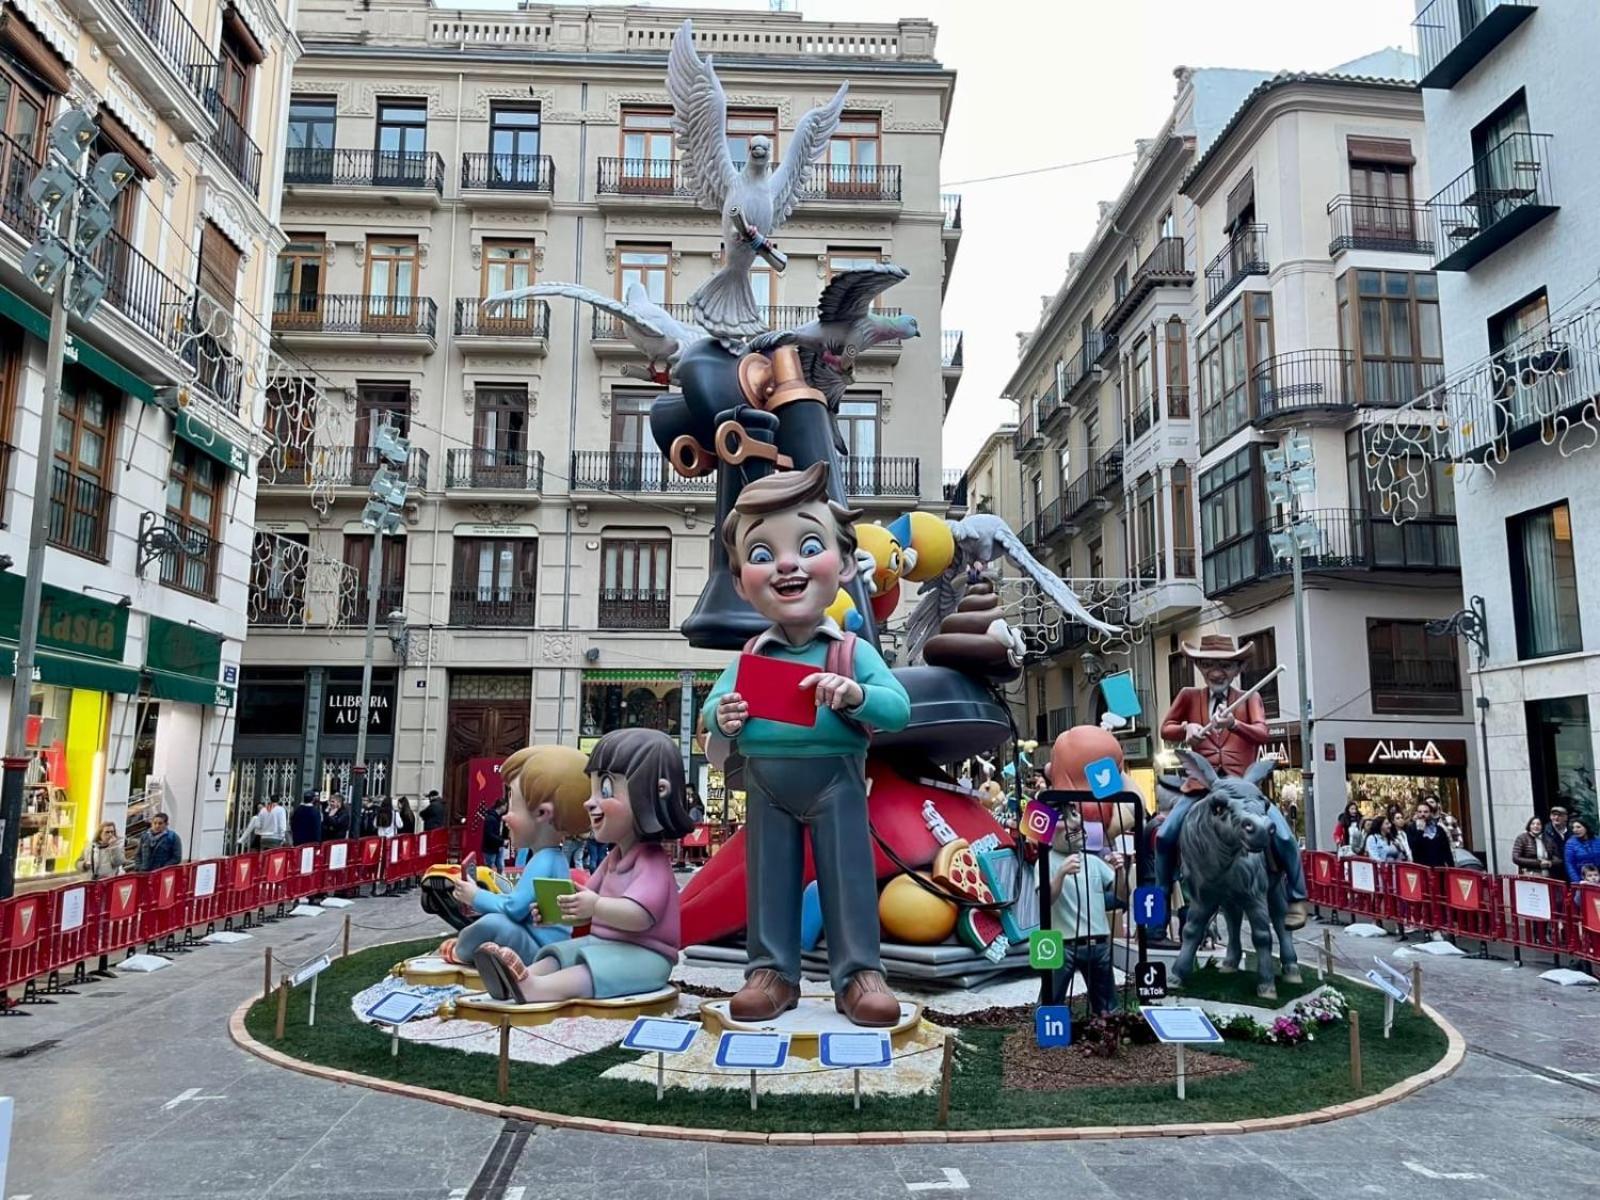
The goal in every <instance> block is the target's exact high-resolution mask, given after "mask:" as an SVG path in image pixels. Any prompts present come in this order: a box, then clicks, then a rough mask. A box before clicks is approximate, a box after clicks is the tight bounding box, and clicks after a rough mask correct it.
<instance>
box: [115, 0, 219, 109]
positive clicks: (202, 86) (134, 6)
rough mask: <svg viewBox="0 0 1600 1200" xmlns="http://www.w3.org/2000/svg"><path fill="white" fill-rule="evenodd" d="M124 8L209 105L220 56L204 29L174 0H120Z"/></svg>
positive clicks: (169, 62)
mask: <svg viewBox="0 0 1600 1200" xmlns="http://www.w3.org/2000/svg"><path fill="white" fill-rule="evenodd" d="M117 2H118V4H119V5H120V6H121V8H122V10H123V11H124V12H125V13H127V14H128V16H129V17H131V18H132V19H133V23H134V24H135V25H137V26H138V27H139V28H140V29H142V30H143V31H144V33H145V36H146V37H148V38H149V39H150V41H151V42H152V43H154V45H155V48H156V55H157V57H159V58H160V59H161V61H162V62H164V63H165V64H166V65H167V66H168V67H169V68H170V69H171V70H172V73H173V74H174V75H176V76H177V77H178V78H179V79H180V80H182V82H183V84H184V86H185V87H187V88H188V89H189V91H190V92H192V93H193V94H194V97H195V99H196V100H198V101H200V103H201V104H204V105H209V102H210V98H211V96H212V94H213V93H214V91H215V89H216V86H217V56H216V55H215V54H213V53H212V52H211V50H210V49H209V48H208V47H207V46H206V40H205V38H203V37H201V36H200V31H199V30H197V29H196V28H195V27H194V26H193V25H191V24H189V19H188V18H187V17H185V16H184V15H183V12H182V10H181V9H179V8H178V6H177V5H176V4H174V3H172V0H117Z"/></svg>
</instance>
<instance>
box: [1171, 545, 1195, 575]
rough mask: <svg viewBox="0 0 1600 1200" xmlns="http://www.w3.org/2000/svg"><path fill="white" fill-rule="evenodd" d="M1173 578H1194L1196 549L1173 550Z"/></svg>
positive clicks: (1179, 547)
mask: <svg viewBox="0 0 1600 1200" xmlns="http://www.w3.org/2000/svg"><path fill="white" fill-rule="evenodd" d="M1172 577H1173V578H1174V579H1193V578H1194V547H1193V546H1174V547H1173V548H1172Z"/></svg>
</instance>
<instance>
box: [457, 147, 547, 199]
mask: <svg viewBox="0 0 1600 1200" xmlns="http://www.w3.org/2000/svg"><path fill="white" fill-rule="evenodd" d="M555 187H556V164H555V160H554V159H553V158H551V157H550V156H549V155H548V154H463V155H462V156H461V188H462V190H463V191H465V190H467V189H468V188H474V189H478V190H481V191H491V192H498V191H507V192H546V193H549V192H554V191H555Z"/></svg>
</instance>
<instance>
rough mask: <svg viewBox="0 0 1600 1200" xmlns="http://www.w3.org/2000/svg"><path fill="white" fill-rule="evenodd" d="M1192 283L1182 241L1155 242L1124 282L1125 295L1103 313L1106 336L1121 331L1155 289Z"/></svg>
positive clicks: (1180, 239) (1191, 272) (1191, 271)
mask: <svg viewBox="0 0 1600 1200" xmlns="http://www.w3.org/2000/svg"><path fill="white" fill-rule="evenodd" d="M1193 282H1194V270H1193V269H1192V268H1191V267H1189V266H1188V264H1187V263H1185V261H1184V257H1183V239H1182V238H1180V237H1164V238H1157V239H1156V244H1155V245H1154V246H1153V247H1151V249H1150V253H1149V254H1146V255H1145V256H1144V259H1143V261H1141V262H1140V263H1139V266H1138V268H1137V269H1136V270H1135V271H1134V273H1133V278H1132V279H1131V280H1129V281H1128V290H1127V292H1126V293H1125V294H1124V295H1123V296H1122V298H1121V299H1119V300H1118V301H1117V302H1116V303H1115V304H1113V305H1112V306H1111V309H1110V311H1108V312H1107V313H1106V316H1105V320H1104V321H1103V322H1102V328H1104V329H1105V330H1106V331H1107V332H1115V331H1116V330H1118V329H1120V328H1122V325H1123V322H1125V321H1126V320H1127V319H1128V318H1129V317H1131V316H1132V315H1133V313H1134V310H1135V309H1137V308H1138V307H1139V302H1140V301H1141V300H1143V299H1144V298H1145V297H1146V296H1148V295H1149V294H1150V293H1151V292H1152V291H1154V290H1155V289H1156V288H1158V287H1163V286H1168V285H1171V286H1183V287H1187V286H1188V285H1189V284H1191V283H1193Z"/></svg>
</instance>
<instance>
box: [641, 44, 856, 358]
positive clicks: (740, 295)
mask: <svg viewBox="0 0 1600 1200" xmlns="http://www.w3.org/2000/svg"><path fill="white" fill-rule="evenodd" d="M849 86H850V85H849V84H840V85H839V90H838V91H837V92H835V93H834V95H833V99H832V100H830V101H828V103H826V104H824V105H822V106H821V107H820V108H813V109H812V110H811V111H810V112H808V113H806V114H805V116H803V117H801V118H800V120H799V121H798V122H797V123H796V125H795V127H794V134H793V136H791V137H790V139H789V145H788V152H787V154H786V155H785V156H784V160H783V162H782V164H781V165H779V166H778V167H777V168H776V169H774V167H773V163H772V140H771V139H770V138H767V137H764V136H760V135H758V136H756V137H753V138H751V139H750V143H749V145H750V150H749V155H750V156H749V160H748V161H747V162H746V163H745V164H744V166H743V167H742V168H741V167H738V166H736V165H735V164H734V161H733V154H732V152H731V151H730V149H729V147H728V97H727V96H726V95H725V94H724V93H723V90H722V82H721V80H719V79H718V78H717V75H716V72H715V71H713V70H712V69H711V60H710V59H709V58H707V59H702V58H701V57H700V56H699V55H698V54H696V53H695V49H694V26H693V22H691V21H688V20H685V21H684V23H683V24H682V25H681V26H680V27H679V29H678V33H677V36H676V37H674V38H673V40H672V52H671V53H670V54H669V55H668V56H667V93H668V95H670V96H671V97H672V128H673V131H674V132H675V133H676V134H677V141H678V149H679V150H680V151H681V152H682V154H683V157H682V159H681V162H682V165H683V171H684V176H685V178H686V180H687V181H688V183H689V185H690V187H692V188H693V189H694V193H695V199H696V200H698V201H699V203H700V206H701V207H702V208H708V209H710V210H712V211H713V212H720V213H721V214H722V239H723V245H724V254H725V261H724V263H723V266H722V269H721V270H720V271H718V272H717V273H716V274H715V275H713V276H712V277H711V278H710V279H709V280H707V281H706V283H705V284H703V285H702V286H701V287H700V289H699V290H698V291H696V292H695V294H694V295H692V296H690V297H689V304H690V306H691V307H692V308H693V310H694V313H695V316H696V317H697V318H698V319H699V322H700V324H701V325H703V326H704V327H705V328H706V330H707V331H709V332H710V333H711V334H712V335H713V336H714V337H717V338H719V339H722V340H725V341H739V342H742V341H744V340H745V339H747V338H750V337H753V336H755V335H756V334H758V333H762V332H764V331H765V330H766V328H767V326H766V322H765V321H763V320H762V318H761V310H760V309H759V308H757V307H756V297H755V293H754V292H753V291H752V290H751V289H750V266H751V264H752V263H754V262H755V259H756V255H757V254H758V253H760V252H762V251H765V252H766V253H767V254H772V253H773V252H772V250H771V241H772V235H773V233H774V232H775V231H776V230H777V228H778V227H779V226H780V225H782V224H783V223H784V222H785V221H786V220H788V219H789V214H790V213H792V212H793V211H794V206H795V204H796V203H797V202H798V201H799V198H800V186H801V184H802V183H803V182H804V175H805V169H806V167H807V166H808V165H809V164H810V163H811V162H812V160H814V159H816V158H818V157H820V156H821V154H822V153H823V151H824V150H826V149H827V147H828V141H829V139H830V138H832V137H833V131H834V130H835V129H836V128H837V127H838V124H839V114H840V113H841V112H842V111H843V110H844V98H845V93H846V92H847V91H848V90H849ZM774 257H776V255H774Z"/></svg>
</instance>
